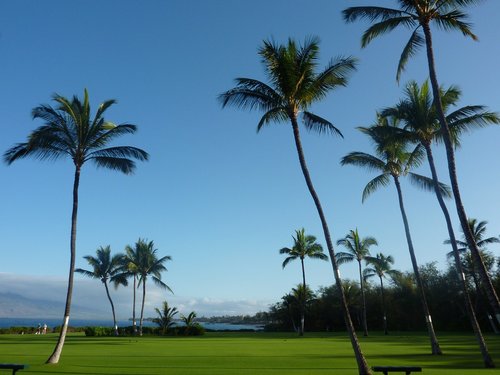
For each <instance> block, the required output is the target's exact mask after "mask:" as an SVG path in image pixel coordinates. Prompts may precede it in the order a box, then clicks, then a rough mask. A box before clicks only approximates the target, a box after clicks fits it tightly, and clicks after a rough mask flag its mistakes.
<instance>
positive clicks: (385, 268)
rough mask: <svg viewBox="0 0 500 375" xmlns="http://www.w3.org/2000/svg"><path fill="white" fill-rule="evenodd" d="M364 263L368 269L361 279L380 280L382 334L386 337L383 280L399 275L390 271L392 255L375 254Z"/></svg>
mask: <svg viewBox="0 0 500 375" xmlns="http://www.w3.org/2000/svg"><path fill="white" fill-rule="evenodd" d="M365 261H366V264H367V265H368V267H366V268H365V269H364V270H363V278H364V279H365V280H366V279H369V278H370V277H373V276H377V277H378V278H379V279H380V302H381V305H382V314H383V324H384V334H385V335H388V334H389V331H388V330H387V314H386V308H385V297H384V278H386V277H387V276H390V277H391V278H392V277H396V276H398V275H399V274H400V272H399V271H396V270H393V269H392V265H393V264H394V258H393V257H392V255H388V256H385V255H384V254H382V253H377V255H376V256H374V257H372V256H367V257H365Z"/></svg>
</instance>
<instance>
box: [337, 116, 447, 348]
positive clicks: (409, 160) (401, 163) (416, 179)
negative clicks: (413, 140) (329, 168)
mask: <svg viewBox="0 0 500 375" xmlns="http://www.w3.org/2000/svg"><path fill="white" fill-rule="evenodd" d="M391 121H392V123H391ZM396 125H397V120H396V119H390V118H387V117H381V116H378V122H377V124H376V125H375V126H372V127H370V128H364V127H361V128H358V129H359V130H360V131H362V132H363V133H364V134H366V135H368V136H369V137H370V138H371V140H372V142H373V143H374V145H375V148H376V155H377V156H374V155H370V154H366V153H364V152H351V153H350V154H348V155H346V156H344V157H343V158H342V161H341V164H342V165H346V164H351V165H357V166H360V167H363V168H367V169H370V170H375V171H378V172H381V174H380V175H379V176H377V177H375V178H374V179H372V180H371V181H370V182H368V184H367V185H366V187H365V188H364V190H363V198H362V200H363V201H364V200H365V199H366V198H367V197H368V196H369V195H370V194H371V193H372V192H374V191H375V190H376V189H378V188H379V187H381V186H387V185H388V184H389V183H390V180H391V178H392V180H393V181H394V184H395V185H396V190H397V193H398V200H399V208H400V211H401V216H402V218H403V224H404V228H405V234H406V242H407V244H408V251H409V253H410V258H411V263H412V266H413V272H414V273H415V279H416V281H417V285H418V289H419V291H420V301H421V303H422V308H423V310H424V315H425V320H426V324H427V330H428V333H429V339H430V342H431V350H432V354H441V353H442V352H441V349H440V347H439V343H438V340H437V337H436V334H435V332H434V327H433V324H432V319H431V315H430V312H429V307H428V305H427V298H426V296H425V291H424V288H423V283H422V280H421V277H420V271H419V269H418V263H417V258H416V256H415V250H414V248H413V241H412V238H411V234H410V226H409V224H408V218H407V216H406V211H405V208H404V203H403V193H402V191H401V185H400V181H399V178H400V177H401V176H409V177H410V181H411V182H412V183H414V184H417V185H418V186H419V187H421V188H424V189H427V190H431V189H433V186H434V185H433V183H432V180H431V179H429V178H427V177H424V176H421V175H418V174H415V173H412V172H410V169H411V168H414V167H417V166H418V165H419V164H420V162H421V159H422V152H421V151H420V149H419V148H418V147H416V148H415V149H414V150H413V152H408V151H407V145H406V142H405V141H401V140H399V139H397V138H396V137H392V136H391V135H390V134H389V132H387V131H381V129H382V130H384V128H387V127H391V126H392V127H394V126H396ZM440 186H441V189H442V192H443V193H444V194H446V195H449V194H450V193H449V191H448V190H447V189H446V187H445V186H444V185H440Z"/></svg>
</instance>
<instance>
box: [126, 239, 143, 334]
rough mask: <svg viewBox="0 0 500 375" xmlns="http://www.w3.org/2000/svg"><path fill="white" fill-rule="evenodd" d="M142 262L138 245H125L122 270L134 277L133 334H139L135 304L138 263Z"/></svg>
mask: <svg viewBox="0 0 500 375" xmlns="http://www.w3.org/2000/svg"><path fill="white" fill-rule="evenodd" d="M139 263H140V258H139V252H138V249H137V247H132V246H130V245H127V246H125V255H124V257H123V264H122V270H123V272H124V273H125V274H126V275H127V276H128V277H132V279H133V288H132V293H133V295H132V327H133V330H132V331H133V334H134V335H136V334H137V320H136V317H135V305H136V302H135V301H136V290H137V278H138V275H139V273H138V268H137V264H139Z"/></svg>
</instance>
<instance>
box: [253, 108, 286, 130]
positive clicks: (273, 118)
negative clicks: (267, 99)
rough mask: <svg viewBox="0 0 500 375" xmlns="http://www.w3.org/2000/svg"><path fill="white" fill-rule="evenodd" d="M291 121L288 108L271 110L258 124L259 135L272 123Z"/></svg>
mask: <svg viewBox="0 0 500 375" xmlns="http://www.w3.org/2000/svg"><path fill="white" fill-rule="evenodd" d="M288 119H289V116H288V113H287V111H286V108H284V107H275V108H271V109H270V110H269V111H267V112H266V113H264V115H263V116H262V117H261V119H260V121H259V123H258V124H257V133H258V132H260V130H261V129H262V128H263V127H264V126H265V125H268V124H270V123H271V122H278V123H279V122H285V121H286V120H288Z"/></svg>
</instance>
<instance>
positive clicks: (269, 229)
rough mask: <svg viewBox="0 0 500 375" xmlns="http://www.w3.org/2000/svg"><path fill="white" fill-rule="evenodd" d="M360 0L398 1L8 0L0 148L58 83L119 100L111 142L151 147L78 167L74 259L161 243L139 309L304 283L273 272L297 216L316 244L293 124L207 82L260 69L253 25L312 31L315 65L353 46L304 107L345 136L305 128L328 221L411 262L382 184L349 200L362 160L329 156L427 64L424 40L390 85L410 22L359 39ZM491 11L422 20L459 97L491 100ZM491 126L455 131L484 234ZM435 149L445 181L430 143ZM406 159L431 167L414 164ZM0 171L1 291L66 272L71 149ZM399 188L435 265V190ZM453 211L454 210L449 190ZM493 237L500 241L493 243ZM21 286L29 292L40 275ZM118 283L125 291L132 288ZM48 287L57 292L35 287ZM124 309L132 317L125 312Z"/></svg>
mask: <svg viewBox="0 0 500 375" xmlns="http://www.w3.org/2000/svg"><path fill="white" fill-rule="evenodd" d="M367 4H371V5H374V4H381V5H387V6H391V5H394V1H374V0H373V1H370V0H365V1H362V0H359V1H347V0H336V1H331V0H315V1H305V0H273V1H268V0H253V1H243V0H236V1H233V0H213V1H202V0H198V1H194V0H182V1H181V0H169V1H154V0H149V1H130V0H120V1H117V0H116V1H110V0H108V1H101V0H99V1H98V0H90V1H83V0H79V1H71V2H68V1H55V0H47V1H43V2H41V1H36V0H31V1H27V0H19V1H3V2H1V3H0V82H1V88H0V118H1V121H0V127H1V130H2V137H1V138H0V150H1V151H2V153H3V152H4V151H5V150H6V149H7V148H9V147H11V146H12V145H13V144H15V143H17V142H21V141H24V140H25V138H26V136H27V135H28V134H29V132H30V131H31V130H33V129H34V128H35V127H37V126H39V125H40V123H39V122H37V121H33V120H31V117H30V113H31V109H32V108H33V107H35V106H37V105H39V104H42V103H50V102H51V95H52V94H53V93H58V94H61V95H64V96H68V97H69V96H72V95H73V94H77V95H79V96H81V95H82V93H83V89H84V88H87V89H88V90H89V93H90V97H91V102H92V104H93V105H94V108H95V107H96V106H97V105H98V104H99V103H100V102H102V101H104V100H106V99H110V98H114V99H117V100H118V104H116V105H115V106H113V107H112V108H111V109H110V110H109V111H108V119H109V120H112V121H114V122H117V123H121V122H130V123H134V124H137V125H138V127H139V131H138V133H137V134H136V135H133V136H130V137H127V138H123V139H122V140H121V141H122V142H120V143H122V144H129V145H134V146H138V147H141V148H143V149H145V150H147V151H148V152H149V153H150V155H151V160H150V161H149V162H148V163H143V164H139V165H138V168H137V172H136V173H135V175H133V176H125V175H121V174H118V173H115V172H110V171H105V170H96V169H95V168H94V166H93V165H91V164H89V165H85V166H84V170H83V173H82V180H81V185H80V211H79V218H78V241H77V267H85V266H86V264H85V261H84V260H83V259H82V256H84V255H87V254H94V253H95V250H96V249H97V247H99V246H101V245H108V244H109V245H111V247H112V249H113V251H115V252H119V251H122V250H123V248H124V247H125V245H127V244H133V243H134V242H135V241H136V240H137V239H138V238H139V237H143V238H147V239H150V240H154V241H155V243H156V245H157V247H158V249H159V251H160V253H161V254H164V255H167V254H168V255H171V256H172V258H173V261H172V262H171V263H169V264H168V269H169V272H168V273H166V274H164V280H165V281H166V282H167V283H168V284H169V285H170V286H171V287H172V289H173V290H174V291H175V297H170V296H169V295H168V294H167V293H165V292H161V291H154V292H152V294H151V296H152V297H151V298H152V300H151V305H150V306H149V308H150V309H151V307H152V306H154V305H155V304H156V305H158V304H159V303H160V301H161V300H163V299H169V300H170V301H173V303H174V304H176V303H177V304H178V305H179V306H181V308H185V309H189V308H191V307H192V308H193V309H198V310H200V311H201V312H203V313H206V314H211V313H221V312H228V313H231V312H233V313H235V312H238V313H242V312H243V313H244V312H248V313H253V312H255V311H257V310H260V309H265V308H266V306H267V304H268V303H270V302H275V301H278V300H279V299H280V297H281V296H282V295H284V294H285V293H286V292H288V291H289V290H290V289H291V287H293V286H294V285H295V284H297V283H298V282H299V281H300V267H299V264H298V263H297V264H293V263H292V264H290V266H289V267H287V269H285V270H282V269H281V262H282V261H283V258H282V256H280V255H279V254H278V250H279V249H280V248H281V247H284V246H291V245H292V238H291V235H292V234H293V233H294V231H295V229H299V228H301V227H304V228H305V229H306V232H307V233H309V234H314V235H316V236H317V237H318V240H319V242H320V243H322V244H324V241H323V237H322V232H321V227H320V223H319V220H318V217H317V214H316V211H315V209H314V206H313V203H312V200H311V198H310V196H309V195H308V192H307V190H306V186H305V183H304V181H303V177H302V174H301V172H300V168H299V164H298V160H297V156H296V153H295V149H294V144H293V138H292V132H291V129H290V127H289V126H287V125H276V126H272V127H269V128H267V129H264V130H263V131H262V132H261V133H260V134H258V135H257V134H256V124H257V121H258V119H259V114H258V113H250V112H243V111H239V110H236V109H226V110H222V109H221V107H220V105H219V103H218V102H217V99H216V98H217V95H218V94H220V93H221V92H223V91H225V90H227V89H229V88H231V87H233V86H234V81H233V79H234V78H236V77H241V76H243V77H251V78H257V79H261V80H264V79H265V77H264V76H263V70H262V67H261V64H260V59H259V57H258V55H257V49H258V47H259V46H260V45H261V43H262V40H264V39H267V38H271V37H272V38H274V39H275V40H276V41H280V42H281V41H283V42H284V41H286V39H287V38H288V37H292V38H296V39H298V40H299V41H302V40H304V38H305V37H307V36H311V35H316V36H319V37H320V39H321V45H320V48H321V57H322V65H325V64H326V63H327V61H328V60H329V59H330V58H332V57H334V56H338V55H352V56H355V57H357V58H359V61H360V62H359V68H358V71H357V72H356V73H354V74H353V75H352V77H351V80H350V83H349V85H348V86H347V87H346V88H342V89H339V90H337V91H335V92H334V93H332V94H331V95H330V96H328V98H327V99H326V100H325V101H324V102H322V103H320V104H318V105H317V106H315V107H314V108H313V111H314V112H315V113H317V114H319V115H321V116H323V117H325V118H327V119H329V120H331V121H332V122H333V123H334V124H335V125H336V126H337V127H338V128H339V129H341V130H342V132H343V133H344V136H345V139H343V140H342V139H338V138H334V137H324V136H323V137H320V136H318V135H315V134H307V133H305V132H304V133H303V143H304V149H305V153H306V158H307V160H308V163H309V166H310V170H311V173H312V178H313V180H314V182H315V184H316V187H317V190H318V193H319V195H320V198H321V200H322V202H323V205H324V208H325V211H326V215H327V218H328V221H329V224H330V227H331V231H332V236H333V238H334V239H338V238H341V237H343V236H344V235H345V234H346V233H347V232H348V231H349V230H350V229H354V228H356V227H357V228H358V229H359V232H360V234H361V235H362V236H368V235H371V236H374V237H376V238H377V239H378V241H379V246H378V248H374V249H373V252H378V251H381V252H384V253H386V254H392V255H393V256H394V258H395V259H396V265H395V267H396V268H398V269H401V270H409V269H410V259H409V256H408V252H407V248H406V242H405V237H404V233H403V226H402V222H401V217H400V213H399V207H398V205H397V199H396V192H395V189H394V187H393V186H391V187H389V188H387V189H385V190H381V191H379V192H377V193H375V194H374V195H373V196H371V197H370V198H369V199H368V201H367V202H365V204H361V191H362V189H363V187H364V186H365V184H366V183H367V182H368V181H369V179H371V178H372V177H374V175H370V174H369V173H366V172H365V171H362V170H357V169H356V168H354V167H341V166H340V165H339V159H340V158H341V157H342V156H343V155H345V154H346V153H348V152H350V151H355V150H359V151H367V152H371V149H370V146H369V144H368V142H367V141H366V140H365V139H364V138H363V136H362V135H360V134H358V132H357V131H356V130H355V127H356V126H361V125H370V124H371V123H372V122H373V120H374V116H375V111H376V110H377V109H380V108H382V107H385V106H389V105H393V104H395V103H396V102H397V101H398V100H399V99H400V97H401V95H402V94H401V92H402V88H403V85H404V83H405V82H406V81H407V80H410V79H415V80H417V81H419V82H422V81H423V80H424V79H426V77H427V68H426V61H425V54H424V51H422V52H421V53H420V54H419V55H418V57H417V58H415V59H414V60H412V61H411V62H410V63H409V65H408V67H407V71H406V73H405V74H404V75H403V76H402V84H401V86H398V85H397V83H396V81H395V74H396V66H397V61H398V59H399V56H400V53H401V51H402V48H403V46H404V44H405V42H406V40H407V39H408V37H409V33H408V32H405V31H403V30H399V31H397V32H394V33H392V34H391V35H388V36H386V37H382V38H380V39H378V40H376V41H374V42H373V43H372V44H371V45H369V46H368V47H367V48H365V49H363V50H362V49H361V48H360V37H361V34H362V31H363V30H364V29H365V28H366V27H367V24H366V23H357V24H349V25H346V24H344V23H343V21H342V20H341V15H340V12H341V10H342V9H344V8H346V7H348V6H353V5H367ZM499 12H500V2H498V1H492V0H490V1H485V2H484V4H482V5H480V6H478V7H476V8H473V9H472V10H471V12H470V13H471V21H472V22H473V24H474V31H475V32H476V34H477V35H478V36H479V38H480V41H479V42H473V41H471V40H470V39H465V38H463V37H462V35H460V34H458V33H451V34H444V33H442V32H436V33H435V49H436V60H437V68H438V74H439V79H440V82H441V83H442V84H444V85H450V84H456V85H458V86H459V87H460V88H461V89H462V90H463V99H462V102H461V105H468V104H483V105H487V106H489V108H490V109H491V110H500V102H499V100H498V97H499V96H498V92H499V89H498V87H499V86H498V84H499V82H500V70H499V69H498V61H499V58H500V43H499V40H500V38H499V37H500V29H499V28H498V23H497V21H496V20H495V18H494V17H493V16H492V15H497V14H499ZM499 131H500V129H498V128H489V129H484V130H479V131H477V132H475V133H473V134H471V135H469V136H467V137H465V138H464V139H463V147H462V148H461V149H460V150H459V151H458V153H457V167H458V174H459V180H460V183H461V187H462V193H463V199H464V202H465V205H466V209H467V212H468V214H469V216H471V217H476V218H478V219H480V220H488V222H489V225H488V228H489V234H490V235H498V234H499V232H500V216H499V214H498V212H499V206H498V191H499V187H500V180H499V179H500V176H499V172H498V160H499V156H500V147H499V146H498V144H499V140H500V134H499ZM436 154H437V157H438V160H439V171H440V175H441V177H442V180H443V181H445V182H447V181H448V178H447V174H446V169H445V168H444V166H445V164H444V153H443V150H442V149H438V150H436ZM419 172H420V173H425V174H428V172H427V169H426V168H422V169H421V170H420V171H419ZM0 176H1V181H2V183H1V184H0V197H1V199H2V210H1V214H0V228H1V234H2V235H1V238H2V241H1V245H0V251H1V253H2V262H1V265H0V277H2V278H3V279H4V282H2V283H1V284H2V289H0V291H5V290H11V291H17V289H16V288H18V287H22V285H42V284H43V285H45V284H44V283H46V284H47V285H49V284H50V283H51V280H58V282H59V281H60V280H65V279H66V275H67V269H68V261H69V227H70V213H71V212H70V211H71V188H72V182H73V168H72V164H71V162H70V161H69V160H64V161H58V162H56V163H50V162H40V161H36V160H22V161H19V162H16V163H14V164H13V165H12V166H7V165H5V164H4V163H2V164H0ZM403 189H404V194H405V198H406V206H407V213H408V216H409V220H410V225H411V228H412V233H413V237H414V242H415V248H416V251H417V257H418V261H419V263H420V264H424V263H426V262H431V261H437V262H438V264H439V266H440V267H445V266H446V259H445V253H446V252H447V251H449V249H448V248H447V247H446V246H444V245H443V244H442V242H443V240H444V239H446V238H447V232H446V229H445V226H444V223H443V219H442V216H441V213H440V211H439V208H438V206H437V204H436V202H435V198H434V197H433V196H432V195H431V194H429V193H423V192H420V191H416V190H415V188H413V187H412V186H410V185H408V184H406V183H405V184H404V185H403ZM450 209H451V211H452V212H453V213H454V214H455V211H454V208H453V206H452V205H451V202H450ZM455 222H456V220H455ZM338 250H341V249H338ZM490 250H492V251H494V252H495V253H496V254H498V249H497V248H495V247H494V246H492V247H491V249H490ZM306 270H307V277H308V281H309V283H310V285H311V286H312V287H313V288H314V289H317V288H318V287H319V286H326V285H330V284H332V283H333V277H332V271H331V266H330V264H329V263H326V262H317V261H316V262H315V261H309V262H307V264H306ZM355 272H356V268H355V265H354V264H353V265H346V266H343V267H342V270H341V273H342V275H343V276H345V277H349V278H355V275H356V274H355ZM33 278H35V279H33ZM5 280H9V281H8V282H6V281H5ZM33 280H38V281H36V282H33ZM23 283H25V284H23ZM30 283H31V284H30ZM76 283H77V285H91V286H92V287H95V296H96V297H95V298H96V300H97V299H101V298H102V302H103V304H105V303H106V301H105V298H104V294H103V293H104V292H103V291H102V290H101V286H100V285H99V283H98V282H97V281H96V282H93V283H87V284H86V283H84V282H83V281H82V279H81V278H80V276H78V277H77V279H76ZM28 289H30V290H31V292H32V294H33V293H35V292H34V291H35V290H36V288H35V287H33V288H31V287H30V288H28ZM49 289H50V288H49ZM23 290H24V291H26V290H27V289H23ZM78 290H79V289H77V293H76V294H75V303H80V304H81V303H82V302H83V301H84V300H83V298H84V297H83V295H84V294H83V292H82V293H80V292H78ZM119 293H122V294H123V293H126V296H127V298H128V297H129V293H131V292H130V289H129V290H128V291H121V292H119ZM123 295H124V294H123ZM52 297H53V298H55V299H60V300H63V299H64V295H54V296H51V295H45V294H44V298H52ZM0 303H1V302H0ZM127 303H128V301H127ZM186 306H187V307H186ZM61 314H62V311H61ZM120 314H121V316H122V317H128V316H129V315H128V314H129V311H121V312H120V313H119V315H120Z"/></svg>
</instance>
